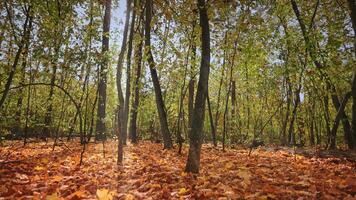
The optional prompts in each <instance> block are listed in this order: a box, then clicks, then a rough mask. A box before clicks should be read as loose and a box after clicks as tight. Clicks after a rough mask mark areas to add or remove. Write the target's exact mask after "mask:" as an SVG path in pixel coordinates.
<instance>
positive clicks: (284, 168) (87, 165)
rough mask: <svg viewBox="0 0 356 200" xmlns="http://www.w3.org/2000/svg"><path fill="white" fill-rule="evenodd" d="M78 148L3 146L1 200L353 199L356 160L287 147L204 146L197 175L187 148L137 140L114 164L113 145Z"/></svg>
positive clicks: (0, 152) (0, 155)
mask: <svg viewBox="0 0 356 200" xmlns="http://www.w3.org/2000/svg"><path fill="white" fill-rule="evenodd" d="M81 148H82V147H81V146H80V145H78V143H77V142H70V143H66V145H63V144H62V145H60V146H58V147H56V148H55V150H54V151H53V152H52V144H51V143H48V144H45V143H31V144H29V145H28V146H26V147H22V144H21V143H19V142H10V143H7V144H5V145H4V146H3V147H1V148H0V199H15V198H19V199H52V200H55V199H95V198H96V199H101V200H106V199H298V198H299V199H355V198H356V163H355V162H352V161H348V160H346V159H340V158H318V157H311V158H306V157H304V156H301V155H293V153H291V152H289V151H286V150H273V151H272V150H266V149H258V150H256V151H253V153H252V154H251V156H248V149H228V150H226V151H225V152H223V151H222V150H221V149H215V148H213V147H212V146H210V145H203V149H202V156H201V172H200V174H199V175H193V174H187V173H185V172H184V171H183V169H184V166H185V162H186V157H187V148H184V151H183V154H182V155H178V154H177V151H176V149H173V150H163V149H162V145H160V144H155V143H150V142H141V143H140V144H138V145H132V144H128V145H127V146H126V147H125V155H124V156H125V160H124V165H123V166H122V167H118V166H117V165H116V155H117V151H116V149H117V143H116V142H115V141H111V142H107V143H105V156H104V151H103V145H102V144H101V143H98V144H89V146H88V147H87V149H86V151H85V153H84V160H83V164H82V165H81V166H79V162H80V152H81Z"/></svg>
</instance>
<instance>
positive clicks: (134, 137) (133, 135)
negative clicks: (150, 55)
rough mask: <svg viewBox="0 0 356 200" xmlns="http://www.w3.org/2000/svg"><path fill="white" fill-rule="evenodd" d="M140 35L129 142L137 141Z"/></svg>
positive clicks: (140, 57)
mask: <svg viewBox="0 0 356 200" xmlns="http://www.w3.org/2000/svg"><path fill="white" fill-rule="evenodd" d="M143 28H144V26H143V25H142V30H141V32H140V35H141V36H143V31H144V29H143ZM141 38H142V37H140V42H139V43H138V45H137V47H136V50H135V54H136V55H135V58H137V60H136V65H137V66H136V77H135V84H134V90H135V91H134V101H133V102H132V106H131V115H130V117H131V119H130V131H129V134H130V136H131V142H132V143H137V114H138V106H139V102H140V79H141V65H142V48H143V39H141Z"/></svg>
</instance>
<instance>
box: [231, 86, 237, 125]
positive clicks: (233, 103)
mask: <svg viewBox="0 0 356 200" xmlns="http://www.w3.org/2000/svg"><path fill="white" fill-rule="evenodd" d="M231 117H232V119H233V120H235V117H236V81H232V85H231Z"/></svg>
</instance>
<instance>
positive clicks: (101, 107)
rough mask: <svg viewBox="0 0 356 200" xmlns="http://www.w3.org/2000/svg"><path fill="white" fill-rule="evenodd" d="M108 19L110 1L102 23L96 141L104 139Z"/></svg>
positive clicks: (107, 3) (107, 1)
mask: <svg viewBox="0 0 356 200" xmlns="http://www.w3.org/2000/svg"><path fill="white" fill-rule="evenodd" d="M110 18H111V0H106V1H105V14H104V22H103V36H102V50H101V54H102V62H101V66H100V72H99V83H98V92H99V94H98V114H97V120H96V137H95V139H96V140H105V139H106V126H105V118H106V87H107V85H106V84H107V70H108V65H109V55H108V54H109V37H110Z"/></svg>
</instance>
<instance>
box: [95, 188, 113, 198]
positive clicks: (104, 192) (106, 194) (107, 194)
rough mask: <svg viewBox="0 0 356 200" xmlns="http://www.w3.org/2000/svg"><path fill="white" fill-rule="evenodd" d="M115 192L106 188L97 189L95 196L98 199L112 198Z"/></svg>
mask: <svg viewBox="0 0 356 200" xmlns="http://www.w3.org/2000/svg"><path fill="white" fill-rule="evenodd" d="M114 195H115V192H113V191H110V190H108V189H97V190H96V196H97V197H98V199H99V200H112V199H113V198H114Z"/></svg>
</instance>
